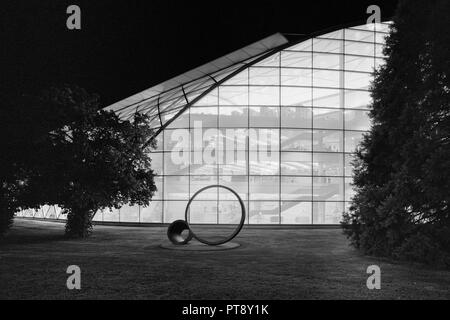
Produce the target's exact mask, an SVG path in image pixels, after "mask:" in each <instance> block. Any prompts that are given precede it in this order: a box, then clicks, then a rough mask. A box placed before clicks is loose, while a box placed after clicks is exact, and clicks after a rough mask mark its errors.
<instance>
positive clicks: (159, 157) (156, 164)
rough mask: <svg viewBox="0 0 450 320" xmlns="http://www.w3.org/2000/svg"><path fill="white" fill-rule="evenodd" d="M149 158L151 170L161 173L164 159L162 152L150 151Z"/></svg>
mask: <svg viewBox="0 0 450 320" xmlns="http://www.w3.org/2000/svg"><path fill="white" fill-rule="evenodd" d="M149 156H150V159H152V170H153V172H154V173H156V174H160V175H161V174H163V167H164V162H163V161H164V160H163V153H162V152H158V153H155V152H152V153H150V154H149Z"/></svg>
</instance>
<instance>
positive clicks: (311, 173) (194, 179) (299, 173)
mask: <svg viewBox="0 0 450 320" xmlns="http://www.w3.org/2000/svg"><path fill="white" fill-rule="evenodd" d="M388 26H389V25H388V24H385V23H383V24H371V25H362V26H356V27H351V28H346V29H342V30H338V31H334V32H331V33H328V34H324V35H321V36H317V37H314V38H312V39H308V40H306V41H302V42H300V43H297V44H293V45H290V46H284V48H283V49H280V50H277V51H276V52H273V54H271V55H269V56H268V57H265V58H264V59H263V60H261V59H260V60H259V61H258V62H256V63H255V62H252V63H250V64H249V65H248V67H247V68H245V70H242V71H241V72H239V73H238V74H236V75H235V76H233V77H231V78H229V79H227V80H226V81H224V82H222V83H220V84H219V85H217V86H215V87H214V89H212V90H210V91H209V93H208V94H206V95H204V96H203V97H202V98H201V99H200V100H198V101H197V102H195V103H193V104H192V105H190V107H189V108H187V109H186V110H185V111H184V113H183V114H181V115H179V116H178V117H176V119H175V120H173V121H172V122H171V123H170V124H169V125H168V126H167V127H166V128H165V129H164V130H163V131H161V132H160V133H159V135H158V136H157V140H158V147H157V149H156V150H155V151H154V152H152V154H151V157H152V163H153V167H154V169H155V171H156V172H157V173H158V176H157V177H156V184H157V187H158V192H157V193H156V194H155V197H154V198H153V200H152V203H151V205H150V206H149V207H146V208H144V207H128V206H126V207H123V208H121V209H120V210H115V211H113V212H109V211H105V212H99V213H97V215H96V217H95V219H96V220H98V221H112V222H114V221H120V222H151V223H171V222H173V221H174V220H176V219H184V211H185V207H186V205H187V202H188V200H189V198H190V197H191V196H192V195H193V194H194V193H195V192H196V191H198V190H199V189H200V188H202V187H205V186H208V185H212V184H221V185H225V186H228V187H230V188H232V189H233V190H235V191H236V192H237V193H238V194H239V195H240V196H241V198H242V199H243V200H244V203H245V206H246V210H247V221H246V223H247V224H273V225H277V224H289V225H311V224H317V225H327V224H338V223H339V222H340V221H341V217H342V213H343V212H344V210H345V209H346V208H347V206H348V202H349V201H350V199H351V196H352V194H353V190H352V186H351V182H352V179H351V177H352V171H351V166H350V161H351V158H352V154H353V153H354V151H355V149H356V147H357V145H358V143H359V141H360V140H361V138H362V136H363V134H364V133H365V132H366V131H367V130H368V129H369V127H370V121H369V117H368V106H369V105H370V103H371V98H370V93H369V88H370V83H371V80H372V72H373V70H374V68H375V67H377V66H379V65H380V64H381V63H383V58H384V57H383V54H382V47H383V43H384V38H385V37H386V36H387V33H388ZM173 116H174V114H171V113H170V112H167V113H166V114H162V117H169V118H170V117H173ZM197 200H198V201H196V203H195V206H194V207H193V208H192V209H191V215H190V216H191V223H207V224H218V223H219V224H222V223H225V224H226V223H228V222H230V223H231V222H232V221H233V215H234V214H235V213H236V210H237V212H238V213H239V207H238V203H237V202H236V200H235V199H234V198H233V197H232V196H231V195H230V194H229V193H226V192H223V191H219V190H216V191H215V190H213V191H211V192H207V193H205V194H202V195H201V196H199V198H197Z"/></svg>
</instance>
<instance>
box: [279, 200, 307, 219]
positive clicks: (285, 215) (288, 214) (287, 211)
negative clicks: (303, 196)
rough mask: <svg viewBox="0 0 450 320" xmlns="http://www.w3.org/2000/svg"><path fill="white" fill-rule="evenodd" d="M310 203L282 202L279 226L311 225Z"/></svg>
mask: <svg viewBox="0 0 450 320" xmlns="http://www.w3.org/2000/svg"><path fill="white" fill-rule="evenodd" d="M311 217H312V204H311V202H307V201H303V202H293V201H289V202H288V201H284V202H282V203H281V224H311V222H312V221H311Z"/></svg>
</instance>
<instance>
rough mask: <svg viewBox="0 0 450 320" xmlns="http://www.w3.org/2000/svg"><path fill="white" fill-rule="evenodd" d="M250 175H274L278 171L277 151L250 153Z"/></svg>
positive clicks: (278, 156) (278, 157)
mask: <svg viewBox="0 0 450 320" xmlns="http://www.w3.org/2000/svg"><path fill="white" fill-rule="evenodd" d="M249 159H250V174H253V175H276V174H279V169H280V163H279V162H280V160H279V159H280V155H279V153H278V151H272V152H268V151H264V150H260V151H259V152H254V151H250V152H249Z"/></svg>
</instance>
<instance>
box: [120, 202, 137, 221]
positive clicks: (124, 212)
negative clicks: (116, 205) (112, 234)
mask: <svg viewBox="0 0 450 320" xmlns="http://www.w3.org/2000/svg"><path fill="white" fill-rule="evenodd" d="M120 221H121V222H139V206H132V207H130V206H128V205H125V206H123V207H122V208H120Z"/></svg>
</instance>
